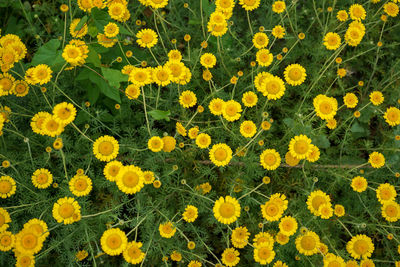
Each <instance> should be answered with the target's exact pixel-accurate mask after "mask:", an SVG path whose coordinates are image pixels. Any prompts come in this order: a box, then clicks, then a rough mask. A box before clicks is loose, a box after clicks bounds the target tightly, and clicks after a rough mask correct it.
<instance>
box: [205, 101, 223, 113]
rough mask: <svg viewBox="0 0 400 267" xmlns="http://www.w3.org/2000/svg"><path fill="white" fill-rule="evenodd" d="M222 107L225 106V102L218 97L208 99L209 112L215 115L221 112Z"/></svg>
mask: <svg viewBox="0 0 400 267" xmlns="http://www.w3.org/2000/svg"><path fill="white" fill-rule="evenodd" d="M224 107H225V102H224V100H222V99H220V98H214V99H213V100H211V101H210V104H209V105H208V108H209V109H210V112H211V113H212V114H214V115H217V116H218V115H221V114H222V111H223V110H224Z"/></svg>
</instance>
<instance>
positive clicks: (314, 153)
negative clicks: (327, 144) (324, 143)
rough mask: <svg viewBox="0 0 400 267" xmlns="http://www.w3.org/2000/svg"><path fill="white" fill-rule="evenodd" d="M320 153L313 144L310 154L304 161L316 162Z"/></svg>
mask: <svg viewBox="0 0 400 267" xmlns="http://www.w3.org/2000/svg"><path fill="white" fill-rule="evenodd" d="M320 154H321V152H320V151H319V148H318V147H317V146H315V145H313V144H311V152H310V154H309V155H308V156H307V157H306V159H307V160H308V161H309V162H316V161H317V160H318V159H319V156H320Z"/></svg>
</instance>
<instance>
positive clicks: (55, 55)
mask: <svg viewBox="0 0 400 267" xmlns="http://www.w3.org/2000/svg"><path fill="white" fill-rule="evenodd" d="M60 45H61V42H60V41H59V40H58V39H52V40H50V41H48V42H47V43H46V44H44V45H43V46H42V47H40V48H39V49H38V51H37V52H36V53H35V55H34V57H33V59H32V61H31V65H32V66H36V65H39V64H47V65H49V66H50V68H51V69H52V70H53V71H59V70H60V69H61V67H62V66H63V65H64V64H65V61H64V59H63V58H62V51H61V50H57V49H58V48H59V47H60Z"/></svg>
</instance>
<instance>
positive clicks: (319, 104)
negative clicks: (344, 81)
mask: <svg viewBox="0 0 400 267" xmlns="http://www.w3.org/2000/svg"><path fill="white" fill-rule="evenodd" d="M313 105H314V108H315V112H316V113H317V116H318V117H320V118H321V119H323V120H330V119H333V117H334V116H335V115H336V112H337V109H338V103H337V100H336V99H335V98H333V97H328V96H326V95H317V96H316V97H315V98H314V100H313Z"/></svg>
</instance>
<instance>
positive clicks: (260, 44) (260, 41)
mask: <svg viewBox="0 0 400 267" xmlns="http://www.w3.org/2000/svg"><path fill="white" fill-rule="evenodd" d="M252 41H253V45H254V47H255V48H257V49H261V48H265V47H267V46H268V43H269V39H268V36H267V35H266V34H265V33H263V32H258V33H256V34H254V36H253V40H252Z"/></svg>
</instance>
